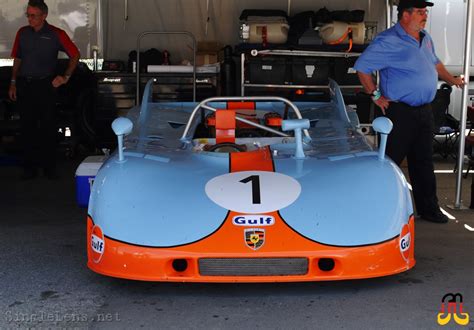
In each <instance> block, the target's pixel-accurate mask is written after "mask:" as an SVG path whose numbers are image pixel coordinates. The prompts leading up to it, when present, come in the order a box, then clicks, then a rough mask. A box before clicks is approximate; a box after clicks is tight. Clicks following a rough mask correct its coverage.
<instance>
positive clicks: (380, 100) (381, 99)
mask: <svg viewBox="0 0 474 330" xmlns="http://www.w3.org/2000/svg"><path fill="white" fill-rule="evenodd" d="M357 75H358V76H359V80H360V83H361V84H362V86H364V89H365V91H366V93H367V94H370V95H372V101H373V102H374V103H375V104H376V105H377V106H378V107H379V108H380V109H381V110H382V113H383V114H384V115H385V109H387V108H388V105H389V100H388V99H387V98H386V97H385V96H383V95H382V94H377V92H378V93H380V91H379V90H377V86H376V85H375V82H374V79H373V77H372V75H371V74H367V73H363V72H361V71H357ZM374 92H375V93H374ZM374 94H375V95H374Z"/></svg>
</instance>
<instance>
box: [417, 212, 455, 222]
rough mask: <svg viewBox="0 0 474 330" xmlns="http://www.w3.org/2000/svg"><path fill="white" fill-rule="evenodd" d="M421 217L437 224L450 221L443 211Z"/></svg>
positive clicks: (421, 215)
mask: <svg viewBox="0 0 474 330" xmlns="http://www.w3.org/2000/svg"><path fill="white" fill-rule="evenodd" d="M420 217H421V218H422V219H424V220H426V221H430V222H436V223H446V222H448V221H449V219H448V217H447V216H446V215H444V214H443V213H442V212H441V211H438V212H433V213H425V214H420Z"/></svg>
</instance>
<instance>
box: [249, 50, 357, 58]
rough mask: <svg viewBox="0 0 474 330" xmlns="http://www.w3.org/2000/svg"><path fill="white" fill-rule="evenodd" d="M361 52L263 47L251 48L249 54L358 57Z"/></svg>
mask: <svg viewBox="0 0 474 330" xmlns="http://www.w3.org/2000/svg"><path fill="white" fill-rule="evenodd" d="M360 54H361V53H344V52H322V51H311V50H286V49H272V50H270V49H265V50H256V49H254V50H252V51H251V52H250V55H252V56H258V55H276V56H310V57H311V56H313V57H345V58H347V57H358V56H360Z"/></svg>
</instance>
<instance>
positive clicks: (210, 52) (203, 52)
mask: <svg viewBox="0 0 474 330" xmlns="http://www.w3.org/2000/svg"><path fill="white" fill-rule="evenodd" d="M223 47H224V45H223V44H222V43H220V42H218V41H198V43H197V51H196V65H197V66H200V65H205V64H214V63H218V62H220V61H221V59H222V58H221V50H222V48H223Z"/></svg>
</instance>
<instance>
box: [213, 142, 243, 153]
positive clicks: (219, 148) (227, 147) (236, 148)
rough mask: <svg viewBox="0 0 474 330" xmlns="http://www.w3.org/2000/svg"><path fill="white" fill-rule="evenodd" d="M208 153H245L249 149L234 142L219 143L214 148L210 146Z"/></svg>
mask: <svg viewBox="0 0 474 330" xmlns="http://www.w3.org/2000/svg"><path fill="white" fill-rule="evenodd" d="M206 149H207V150H206V151H210V152H229V153H230V152H244V151H247V147H246V146H245V145H239V144H236V143H232V142H222V143H217V144H214V145H212V146H209V148H206Z"/></svg>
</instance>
